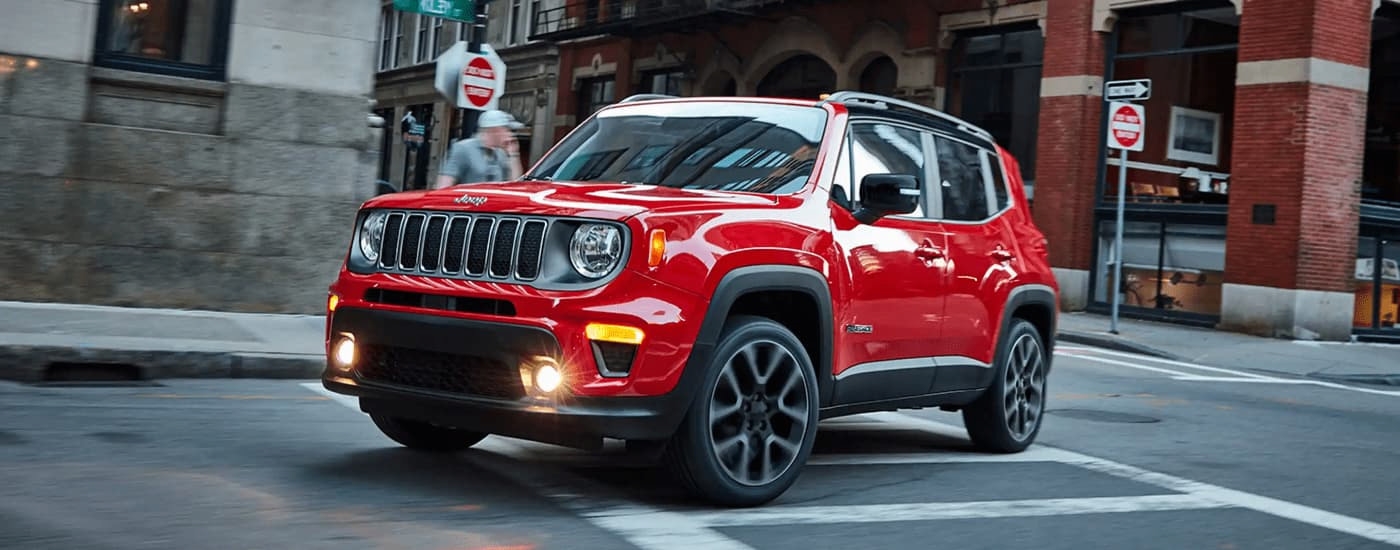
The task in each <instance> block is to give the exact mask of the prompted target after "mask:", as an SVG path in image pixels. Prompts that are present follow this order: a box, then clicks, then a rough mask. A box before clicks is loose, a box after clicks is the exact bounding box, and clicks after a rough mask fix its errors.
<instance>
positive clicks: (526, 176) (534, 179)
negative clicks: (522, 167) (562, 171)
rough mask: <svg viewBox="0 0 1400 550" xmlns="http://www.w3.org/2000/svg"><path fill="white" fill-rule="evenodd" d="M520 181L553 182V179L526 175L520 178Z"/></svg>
mask: <svg viewBox="0 0 1400 550" xmlns="http://www.w3.org/2000/svg"><path fill="white" fill-rule="evenodd" d="M520 180H521V181H554V178H551V177H549V176H536V175H533V174H527V175H524V176H521V177H520Z"/></svg>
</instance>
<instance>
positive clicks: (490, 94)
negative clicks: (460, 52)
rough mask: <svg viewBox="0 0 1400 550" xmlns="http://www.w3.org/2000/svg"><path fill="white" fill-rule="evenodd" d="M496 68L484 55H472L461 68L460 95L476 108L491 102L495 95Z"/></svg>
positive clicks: (481, 107) (482, 107) (484, 106)
mask: <svg viewBox="0 0 1400 550" xmlns="http://www.w3.org/2000/svg"><path fill="white" fill-rule="evenodd" d="M496 78H497V76H496V68H495V67H492V66H491V62H490V61H487V60H486V58H485V57H482V56H479V55H478V56H473V57H472V58H471V60H470V61H467V65H466V66H465V67H463V68H462V95H464V96H466V98H467V103H470V104H471V105H472V106H473V107H476V108H478V109H484V108H486V106H487V105H490V104H491V100H492V99H493V98H495V96H496Z"/></svg>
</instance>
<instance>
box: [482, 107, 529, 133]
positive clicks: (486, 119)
mask: <svg viewBox="0 0 1400 550" xmlns="http://www.w3.org/2000/svg"><path fill="white" fill-rule="evenodd" d="M498 126H506V127H509V128H510V129H512V130H519V129H521V128H524V127H525V125H524V124H521V123H519V122H516V120H515V117H513V116H510V113H507V112H505V111H501V110H490V111H486V112H484V113H481V118H478V119H477V121H476V127H477V128H496V127H498Z"/></svg>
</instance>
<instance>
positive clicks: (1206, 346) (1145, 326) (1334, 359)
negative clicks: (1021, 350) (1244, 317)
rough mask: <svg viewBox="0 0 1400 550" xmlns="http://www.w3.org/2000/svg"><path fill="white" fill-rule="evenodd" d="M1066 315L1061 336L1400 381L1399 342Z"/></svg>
mask: <svg viewBox="0 0 1400 550" xmlns="http://www.w3.org/2000/svg"><path fill="white" fill-rule="evenodd" d="M1109 325H1110V319H1109V317H1108V316H1107V315H1098V314H1093V313H1082V312H1075V313H1061V314H1060V326H1059V339H1060V341H1061V342H1064V343H1069V344H1081V345H1092V346H1098V347H1104V348H1109V349H1115V350H1119V351H1127V352H1132V353H1141V354H1144V355H1152V356H1156V357H1161V358H1165V359H1173V360H1176V361H1186V362H1191V363H1196V364H1200V365H1207V366H1212V367H1222V368H1230V369H1236V370H1243V371H1250V372H1256V373H1259V374H1273V375H1291V376H1301V377H1311V378H1319V379H1327V380H1331V381H1338V382H1363V383H1372V384H1392V385H1400V345H1386V344H1370V343H1350V342H1313V341H1301V340H1283V339H1276V338H1262V337H1258V336H1250V335H1247V334H1240V333H1235V332H1226V331H1219V330H1212V329H1203V328H1196V327H1189V326H1181V325H1174V324H1170V323H1158V322H1152V321H1140V320H1136V319H1124V318H1122V317H1119V318H1118V334H1116V335H1115V334H1109V332H1108V329H1109Z"/></svg>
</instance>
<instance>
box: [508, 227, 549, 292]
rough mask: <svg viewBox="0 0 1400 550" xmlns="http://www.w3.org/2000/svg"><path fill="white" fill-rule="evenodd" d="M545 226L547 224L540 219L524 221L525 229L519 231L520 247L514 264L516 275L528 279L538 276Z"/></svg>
mask: <svg viewBox="0 0 1400 550" xmlns="http://www.w3.org/2000/svg"><path fill="white" fill-rule="evenodd" d="M546 227H548V225H547V224H545V223H544V222H542V221H540V220H530V221H528V222H525V229H524V230H523V231H521V232H520V247H519V253H518V256H517V258H518V259H517V260H516V265H515V276H516V277H519V278H520V279H523V280H526V281H529V280H533V279H534V278H535V277H539V276H540V262H541V260H542V259H543V258H542V254H543V252H544V232H545V228H546Z"/></svg>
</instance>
